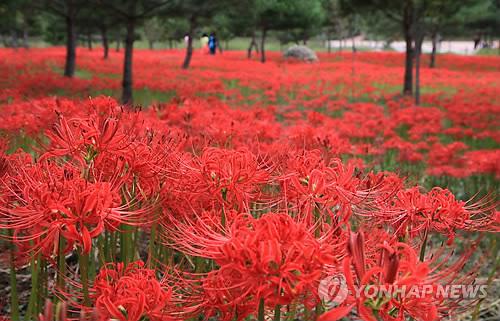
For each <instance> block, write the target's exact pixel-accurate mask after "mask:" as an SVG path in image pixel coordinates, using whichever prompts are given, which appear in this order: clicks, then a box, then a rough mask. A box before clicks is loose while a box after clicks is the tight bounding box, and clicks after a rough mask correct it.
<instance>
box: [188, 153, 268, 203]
mask: <svg viewBox="0 0 500 321" xmlns="http://www.w3.org/2000/svg"><path fill="white" fill-rule="evenodd" d="M198 162H199V163H198V164H196V165H195V166H196V169H195V170H194V171H193V172H192V175H195V176H196V177H197V180H198V182H197V186H196V190H197V191H198V192H204V193H207V194H208V195H211V196H212V197H213V198H215V199H216V200H217V201H218V202H219V203H220V204H224V205H225V206H226V207H228V208H230V207H234V208H235V209H237V210H240V211H245V210H248V209H249V205H250V201H252V200H256V199H257V197H258V196H259V195H260V194H261V191H260V187H261V186H263V185H265V184H266V183H267V182H268V179H269V174H270V173H269V171H270V169H269V168H266V167H265V164H260V163H259V162H258V160H257V159H256V157H255V156H254V154H253V153H251V152H249V151H246V150H239V151H234V150H225V149H219V148H206V149H205V150H204V151H203V154H202V155H201V157H200V159H199V161H198Z"/></svg>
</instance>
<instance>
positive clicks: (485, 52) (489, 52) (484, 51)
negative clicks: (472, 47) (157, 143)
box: [476, 48, 500, 56]
mask: <svg viewBox="0 0 500 321" xmlns="http://www.w3.org/2000/svg"><path fill="white" fill-rule="evenodd" d="M476 55H480V56H496V55H500V50H499V49H498V48H481V49H479V50H478V51H477V52H476Z"/></svg>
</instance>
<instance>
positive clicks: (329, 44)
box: [326, 31, 332, 54]
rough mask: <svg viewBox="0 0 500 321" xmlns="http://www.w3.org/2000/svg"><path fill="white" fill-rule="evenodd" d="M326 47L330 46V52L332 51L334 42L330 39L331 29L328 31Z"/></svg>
mask: <svg viewBox="0 0 500 321" xmlns="http://www.w3.org/2000/svg"><path fill="white" fill-rule="evenodd" d="M326 47H327V48H328V53H329V54H330V53H332V42H331V41H330V31H328V32H327V33H326Z"/></svg>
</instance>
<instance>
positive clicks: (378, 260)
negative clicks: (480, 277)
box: [319, 232, 477, 321]
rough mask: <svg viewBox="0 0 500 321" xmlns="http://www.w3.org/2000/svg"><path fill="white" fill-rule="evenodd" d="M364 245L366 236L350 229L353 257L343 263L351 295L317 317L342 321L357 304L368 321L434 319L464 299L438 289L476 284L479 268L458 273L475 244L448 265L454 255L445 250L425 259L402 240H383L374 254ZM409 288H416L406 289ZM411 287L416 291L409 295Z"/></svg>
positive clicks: (443, 314)
mask: <svg viewBox="0 0 500 321" xmlns="http://www.w3.org/2000/svg"><path fill="white" fill-rule="evenodd" d="M365 248H366V242H365V240H364V234H363V233H362V232H359V233H351V237H350V241H349V243H348V249H349V255H348V256H346V257H345V259H344V262H343V266H344V276H345V280H346V283H347V287H348V289H349V294H348V297H347V299H346V300H345V301H344V302H343V303H341V305H339V306H338V307H336V308H333V309H331V310H330V311H328V312H327V313H325V314H323V315H322V316H321V317H320V318H319V320H320V321H334V320H339V319H341V318H342V317H344V316H346V315H348V314H349V313H350V311H351V310H352V309H354V308H356V309H357V313H358V315H359V316H360V317H361V319H362V320H367V321H376V320H379V319H380V320H387V321H402V320H406V318H407V317H411V318H412V319H414V320H423V321H432V320H440V319H441V318H442V317H444V316H447V315H450V314H452V313H453V311H460V310H461V309H464V306H463V305H461V304H460V301H461V300H462V298H460V297H459V298H448V297H446V296H443V295H442V293H441V294H440V292H439V287H440V286H446V285H449V284H460V285H466V284H471V282H474V278H475V275H476V273H477V269H474V270H472V271H470V272H469V273H468V274H466V275H464V276H460V274H461V273H460V272H461V271H462V270H463V268H464V265H465V262H467V260H469V259H470V257H471V254H472V253H473V252H474V251H475V247H473V248H472V249H471V250H470V251H467V252H466V253H464V254H463V255H462V256H461V257H460V258H459V259H458V260H456V261H455V262H453V263H451V264H449V263H448V261H450V256H451V255H446V256H442V255H441V254H442V252H438V253H435V254H436V255H435V257H434V258H432V259H430V260H426V261H424V262H421V261H420V260H419V259H418V257H417V254H416V252H415V250H414V249H413V248H411V247H409V246H408V245H407V244H405V243H400V242H395V243H393V244H392V245H390V244H389V243H388V242H384V243H383V244H380V243H379V244H378V245H377V250H376V252H373V254H375V255H372V254H370V255H367V253H365ZM351 267H352V269H353V270H354V273H353V272H352V269H351ZM370 288H373V289H377V290H380V289H396V288H397V289H399V292H398V291H394V292H390V293H389V294H387V295H386V294H384V293H383V292H378V294H376V293H377V292H373V291H372V293H375V295H374V296H372V295H370ZM406 289H412V290H408V292H405V291H406ZM424 289H426V290H424ZM412 291H414V293H416V295H411V293H412ZM425 291H427V292H425ZM424 292H425V293H424ZM422 293H424V294H425V295H422ZM474 302H476V301H474ZM472 304H473V303H472Z"/></svg>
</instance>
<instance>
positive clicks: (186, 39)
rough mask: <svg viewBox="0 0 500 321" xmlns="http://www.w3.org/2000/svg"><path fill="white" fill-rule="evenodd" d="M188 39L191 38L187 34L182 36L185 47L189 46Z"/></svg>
mask: <svg viewBox="0 0 500 321" xmlns="http://www.w3.org/2000/svg"><path fill="white" fill-rule="evenodd" d="M189 37H191V36H190V35H189V34H187V33H186V35H185V36H184V44H185V45H186V47H187V46H189Z"/></svg>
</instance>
